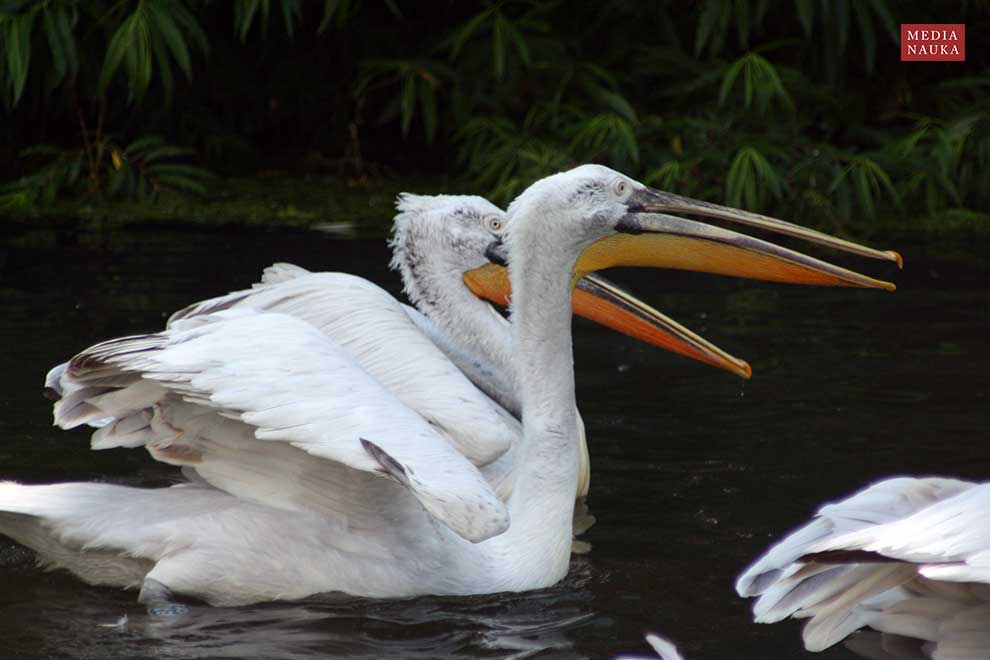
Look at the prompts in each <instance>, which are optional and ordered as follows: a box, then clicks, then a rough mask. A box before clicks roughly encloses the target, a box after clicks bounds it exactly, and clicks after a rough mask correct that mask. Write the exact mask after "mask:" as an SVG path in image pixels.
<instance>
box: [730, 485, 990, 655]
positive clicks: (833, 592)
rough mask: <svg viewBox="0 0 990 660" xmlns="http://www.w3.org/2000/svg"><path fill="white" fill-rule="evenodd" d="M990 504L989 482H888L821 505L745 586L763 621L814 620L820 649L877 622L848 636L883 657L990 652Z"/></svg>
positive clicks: (750, 572)
mask: <svg viewBox="0 0 990 660" xmlns="http://www.w3.org/2000/svg"><path fill="white" fill-rule="evenodd" d="M988 512H990V483H972V482H967V481H958V480H955V479H945V478H934V477H930V478H909V477H900V478H894V479H888V480H886V481H881V482H878V483H876V484H873V485H872V486H870V487H868V488H866V489H864V490H862V491H860V492H858V493H856V494H854V495H852V496H851V497H848V498H846V499H844V500H842V501H839V502H836V503H833V504H828V505H826V506H824V507H822V508H821V509H820V510H819V511H818V513H817V515H816V516H815V518H814V519H813V520H812V521H811V522H810V523H808V524H807V525H805V526H804V527H801V528H799V529H798V530H796V531H795V532H792V533H791V534H790V535H788V536H787V537H786V538H785V539H784V540H782V541H780V542H779V543H777V544H775V545H774V546H773V547H771V548H770V550H769V551H768V552H767V553H766V554H765V555H764V556H763V557H761V558H760V559H759V560H757V561H756V563H754V564H753V565H752V566H751V567H750V568H749V569H747V570H746V572H745V573H743V574H742V575H741V576H740V577H739V580H738V581H737V583H736V590H737V591H738V592H739V594H740V595H741V596H758V597H759V598H758V600H757V601H756V603H755V605H754V608H753V611H754V617H755V619H756V621H757V622H760V623H773V622H776V621H780V620H782V619H784V618H786V617H788V616H793V617H797V618H808V622H807V624H805V627H804V631H803V640H804V644H805V647H806V648H807V649H808V650H810V651H821V650H824V649H826V648H828V647H830V646H832V645H834V644H836V643H838V642H840V641H842V640H843V639H845V638H846V637H847V636H849V635H850V634H851V633H853V632H854V631H857V630H861V629H871V630H872V631H875V633H871V634H867V635H857V636H854V637H852V638H850V640H849V641H848V642H847V645H848V646H850V647H851V648H853V649H854V650H857V651H858V652H860V653H862V654H864V655H866V656H867V657H875V658H882V657H891V658H894V657H898V658H904V657H918V658H923V657H931V658H974V659H975V658H986V657H990V516H988ZM876 633H879V634H876ZM907 649H911V650H912V653H915V654H916V655H910V654H908V652H907Z"/></svg>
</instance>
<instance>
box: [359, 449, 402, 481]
mask: <svg viewBox="0 0 990 660" xmlns="http://www.w3.org/2000/svg"><path fill="white" fill-rule="evenodd" d="M360 440H361V446H362V447H364V450H365V451H366V452H368V454H369V455H370V456H371V457H372V458H373V459H375V461H377V462H378V465H380V466H381V468H382V471H383V472H385V473H386V474H388V475H389V476H391V477H392V478H393V479H395V480H396V481H398V482H399V483H400V484H402V485H404V486H409V476H408V475H407V474H406V468H405V467H403V465H402V463H400V462H399V461H397V460H395V459H394V458H392V457H391V456H390V455H389V453H388V452H387V451H385V450H384V449H382V448H381V447H379V446H378V445H376V444H375V443H373V442H372V441H371V440H365V439H364V438H360Z"/></svg>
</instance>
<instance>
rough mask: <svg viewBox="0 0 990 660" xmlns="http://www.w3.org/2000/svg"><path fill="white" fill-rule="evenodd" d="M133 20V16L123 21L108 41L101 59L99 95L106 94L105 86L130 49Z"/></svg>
mask: <svg viewBox="0 0 990 660" xmlns="http://www.w3.org/2000/svg"><path fill="white" fill-rule="evenodd" d="M135 20H136V19H135V15H134V14H132V15H131V16H128V17H127V18H126V19H124V21H123V22H121V24H120V26H119V27H118V28H117V31H116V32H114V35H113V37H111V39H110V44H109V45H108V46H107V52H106V55H105V56H104V58H103V68H102V69H101V70H100V82H99V92H100V94H104V93H106V88H107V85H109V84H110V80H111V79H112V78H113V76H114V74H115V73H117V69H119V68H120V64H121V62H122V61H123V60H124V57H125V56H127V53H128V52H129V51H130V49H131V47H132V43H131V42H132V41H133V32H134V25H135Z"/></svg>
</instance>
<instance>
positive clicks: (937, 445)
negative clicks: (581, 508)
mask: <svg viewBox="0 0 990 660" xmlns="http://www.w3.org/2000/svg"><path fill="white" fill-rule="evenodd" d="M882 247H892V246H888V245H884V246H882ZM893 247H899V248H901V249H902V251H903V252H904V255H905V259H906V270H905V271H904V272H903V273H896V272H892V271H891V269H890V268H888V267H887V266H885V265H883V264H879V263H877V262H856V264H855V265H856V266H858V267H860V268H862V269H863V270H865V271H867V272H870V273H872V274H875V275H879V276H882V277H889V278H893V279H895V281H897V283H898V285H899V287H900V289H899V290H898V291H897V292H896V293H893V294H890V293H884V292H879V291H856V290H849V289H841V290H833V289H810V288H798V287H788V286H783V285H770V284H763V283H754V282H737V281H733V280H728V279H724V278H716V277H712V276H702V275H693V274H678V273H656V272H650V273H642V272H631V271H629V272H621V273H616V274H614V279H616V280H617V281H619V282H621V283H623V284H625V285H627V286H629V287H630V288H631V289H632V290H633V291H635V292H636V293H637V294H638V295H640V296H641V297H643V298H644V299H646V300H648V301H649V302H651V303H652V304H654V305H656V306H657V307H658V308H659V309H661V310H662V311H665V312H667V313H669V314H671V315H672V316H674V317H675V318H677V319H678V320H680V321H682V322H683V323H685V324H686V325H688V326H689V327H691V328H693V329H694V330H696V331H699V332H701V333H702V334H704V335H705V336H706V337H708V338H709V339H711V340H712V341H714V342H715V343H717V344H719V345H721V346H722V347H723V348H725V349H727V350H729V351H730V352H733V353H735V354H736V355H738V356H740V357H743V358H745V359H748V360H749V361H750V363H751V364H752V366H753V370H754V376H753V379H752V380H751V381H749V382H743V381H741V380H739V379H737V378H736V377H734V376H731V375H729V374H727V373H724V372H719V371H715V370H713V369H711V368H709V367H705V366H703V365H700V364H698V363H693V362H689V361H687V360H685V359H684V358H680V357H677V356H673V355H670V354H667V353H664V352H661V351H659V350H657V349H653V348H651V347H647V346H641V345H637V344H636V343H634V342H633V341H632V340H630V339H628V338H625V337H621V336H618V335H615V334H612V333H610V332H609V331H607V330H604V329H600V328H597V327H593V326H591V325H589V324H588V323H586V322H584V321H578V322H576V323H575V338H576V339H575V351H576V362H577V376H578V402H579V405H580V408H581V411H582V413H583V415H584V419H585V422H586V424H587V430H588V438H589V444H590V446H591V453H592V462H593V466H594V469H593V479H592V489H591V496H590V498H589V504H590V507H591V509H592V511H593V513H594V514H595V515H596V516H597V518H598V523H597V525H595V526H594V527H593V528H592V529H591V530H590V531H589V532H588V533H587V534H586V535H585V537H584V538H585V539H586V540H588V541H590V542H591V543H592V545H593V550H592V552H591V553H590V554H588V555H584V556H581V557H577V558H575V559H574V560H573V562H572V565H571V574H570V575H569V576H568V578H567V579H566V580H565V581H564V582H563V583H562V584H560V585H559V586H557V587H555V588H553V589H548V590H545V591H540V592H534V593H526V594H504V595H494V596H488V597H477V598H459V599H449V598H445V599H439V598H420V599H416V600H411V601H390V602H373V601H366V600H353V601H346V602H307V603H295V604H276V605H265V606H258V607H248V608H236V609H235V608H230V609H224V608H216V609H212V608H206V607H193V608H192V609H191V610H190V611H189V612H188V613H187V614H185V615H181V616H176V617H155V616H150V615H148V614H147V613H146V612H145V611H144V609H143V608H142V607H141V606H139V605H138V604H137V603H136V594H135V593H134V592H121V591H117V590H113V589H104V588H92V587H87V586H85V585H83V584H81V583H80V582H78V581H77V580H75V579H73V578H71V577H70V576H67V575H65V574H59V573H55V574H49V573H43V572H41V571H39V570H37V569H35V568H34V566H33V561H32V558H31V555H30V554H29V553H28V552H26V551H24V550H23V549H20V548H19V547H17V546H14V545H13V544H12V543H10V542H9V541H6V540H0V584H3V585H4V586H3V587H2V588H0V640H2V641H0V645H2V650H0V656H2V657H4V658H7V657H21V658H35V657H39V658H40V657H65V658H214V657H231V658H238V657H271V658H317V657H367V658H376V657H384V656H391V657H400V658H434V657H540V658H571V657H575V658H577V657H591V658H604V657H610V656H611V655H613V654H615V653H618V652H636V651H638V652H645V651H646V646H645V644H644V642H643V639H642V635H643V633H644V632H647V631H656V632H658V633H661V634H663V635H665V636H668V637H670V638H671V639H673V640H674V641H675V642H676V643H677V644H678V645H679V647H680V648H681V649H682V651H683V652H684V654H685V655H686V656H687V657H688V658H689V659H691V658H810V657H819V658H829V659H832V658H844V657H850V656H851V654H849V653H848V652H847V651H845V650H844V649H843V648H841V647H836V648H834V649H832V650H830V651H828V652H826V653H822V654H817V655H815V654H810V653H805V652H803V651H802V647H801V643H800V639H799V630H800V628H799V626H798V625H796V624H793V623H785V624H778V625H775V626H758V625H754V624H752V623H750V615H749V606H748V604H747V603H745V602H743V601H741V600H740V599H738V598H737V597H736V596H735V593H734V591H733V589H732V585H733V581H734V578H735V576H736V574H737V573H738V572H739V571H740V570H742V569H743V568H744V567H745V566H746V564H747V563H748V562H749V561H750V560H751V559H752V558H754V557H755V556H756V555H757V554H759V553H760V552H761V551H762V550H763V549H764V548H765V547H766V546H767V545H768V544H769V543H770V542H771V540H772V539H773V538H775V537H776V536H778V535H780V534H782V533H783V532H785V531H787V530H788V529H789V528H791V527H792V526H793V525H795V524H797V523H798V522H800V521H802V520H804V519H805V518H806V517H807V516H808V515H809V514H810V513H812V511H813V510H814V509H815V508H816V507H817V506H818V505H819V504H820V503H822V502H824V501H826V500H828V499H831V498H835V497H837V496H840V495H843V494H846V493H848V492H850V491H851V490H853V489H856V488H859V487H860V486H862V485H864V484H865V483H867V482H869V481H871V480H875V479H878V478H881V477H887V476H891V475H895V474H911V475H925V474H947V475H956V476H961V477H969V478H978V479H985V478H987V477H988V476H990V458H988V456H990V452H988V451H987V449H986V440H987V435H986V415H987V400H986V399H987V394H988V392H990V377H988V367H990V344H988V341H987V337H988V336H990V292H988V289H987V287H986V278H987V276H988V275H990V269H988V268H987V266H986V257H987V253H986V247H985V246H983V247H975V246H967V245H959V246H955V248H954V250H953V251H954V252H955V257H953V258H948V257H945V256H937V255H934V254H929V253H928V251H927V250H926V249H924V248H921V247H918V246H893ZM967 252H969V253H970V254H969V255H967ZM826 256H831V255H826ZM278 260H281V261H291V262H295V263H298V264H300V265H303V266H306V267H309V268H313V269H320V270H345V271H349V272H352V273H357V274H360V275H363V276H365V277H368V278H370V279H372V280H374V281H375V282H378V283H380V284H382V285H384V286H385V287H386V288H388V289H389V290H391V291H393V292H398V278H397V276H396V275H395V274H393V273H390V272H388V271H387V270H386V267H385V264H386V263H387V252H386V248H385V246H384V244H383V242H382V241H340V240H334V239H333V238H332V237H329V236H325V235H322V234H315V233H298V232H261V231H257V230H252V231H240V232H235V231H233V230H227V231H225V232H224V233H219V232H216V233H204V232H202V230H189V231H184V230H178V229H146V230H141V231H130V232H126V233H117V234H113V235H100V236H97V235H92V236H82V237H79V236H74V235H70V234H66V235H63V236H58V235H52V234H47V233H41V232H38V233H25V234H19V235H8V236H5V237H0V309H2V310H3V311H2V313H0V339H2V342H0V356H2V357H0V365H2V370H0V390H2V396H0V436H2V439H3V441H2V444H0V478H12V479H17V480H20V481H26V482H51V481H66V480H105V481H114V482H121V483H128V484H138V485H161V484H163V483H166V482H167V480H168V479H169V478H170V477H171V475H172V471H171V469H170V468H168V467H167V466H161V465H158V464H156V463H154V462H153V461H152V460H151V459H150V458H149V457H148V456H147V454H146V453H145V452H143V451H137V450H131V451H128V450H114V451H109V452H90V451H89V450H88V437H87V436H88V434H87V432H86V431H83V430H78V431H73V432H62V431H59V430H58V429H54V428H52V426H51V411H50V404H49V403H48V402H47V401H45V400H44V399H43V398H42V397H41V395H40V392H41V387H42V383H43V378H44V375H45V372H46V371H47V370H48V369H49V368H50V367H51V366H53V365H54V364H55V363H57V362H59V361H62V360H64V359H66V358H68V357H70V356H71V355H72V354H73V353H74V352H76V351H78V350H80V349H82V348H84V347H86V346H89V345H90V344H92V343H94V342H96V341H98V340H101V339H106V338H109V337H112V336H118V335H123V334H128V333H133V332H141V331H150V330H156V329H159V328H160V327H161V326H162V324H163V322H164V319H165V317H166V316H167V315H168V314H169V313H170V312H172V311H174V310H176V309H178V308H180V307H182V306H184V305H186V304H188V303H190V302H192V301H195V300H199V299H202V298H206V297H210V296H213V295H218V294H221V293H224V292H226V291H229V290H233V289H239V288H243V287H245V286H247V285H248V284H250V283H251V282H253V281H255V280H256V279H257V277H258V275H259V273H260V272H261V269H262V268H263V267H264V266H266V265H268V264H270V263H272V262H273V261H278ZM124 616H126V617H127V622H126V624H125V625H120V626H116V627H113V626H114V624H115V623H116V622H118V621H119V620H120V619H121V618H122V617H124Z"/></svg>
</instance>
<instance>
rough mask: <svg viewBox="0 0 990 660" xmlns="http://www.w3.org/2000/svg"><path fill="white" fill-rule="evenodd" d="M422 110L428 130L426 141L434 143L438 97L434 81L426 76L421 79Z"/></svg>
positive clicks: (420, 98)
mask: <svg viewBox="0 0 990 660" xmlns="http://www.w3.org/2000/svg"><path fill="white" fill-rule="evenodd" d="M419 103H420V112H422V113H423V128H424V129H425V131H426V141H427V142H430V143H432V142H433V138H434V137H435V136H436V134H437V97H436V92H435V91H434V89H433V82H432V81H431V80H428V79H426V78H421V79H420V81H419Z"/></svg>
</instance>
